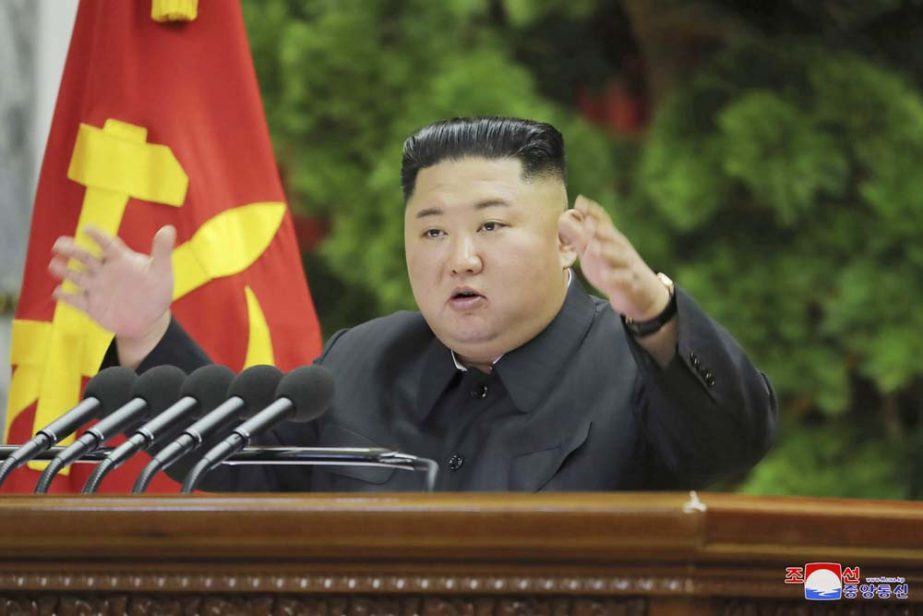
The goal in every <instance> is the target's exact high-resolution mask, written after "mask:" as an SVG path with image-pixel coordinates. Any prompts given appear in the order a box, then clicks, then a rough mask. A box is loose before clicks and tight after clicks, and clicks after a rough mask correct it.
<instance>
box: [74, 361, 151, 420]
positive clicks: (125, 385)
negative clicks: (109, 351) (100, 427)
mask: <svg viewBox="0 0 923 616" xmlns="http://www.w3.org/2000/svg"><path fill="white" fill-rule="evenodd" d="M137 379H138V375H137V374H135V371H134V370H132V369H131V368H126V367H124V366H113V367H111V368H106V369H105V370H101V371H100V372H99V373H98V374H97V375H96V376H94V377H93V378H92V379H90V382H89V383H87V386H86V388H85V389H84V390H83V397H84V398H96V399H97V400H99V402H100V404H101V405H102V412H101V413H99V414H98V415H97V417H105V416H107V415H109V414H110V413H111V412H112V411H114V410H115V409H117V408H120V407H122V406H123V405H124V404H125V403H126V402H128V401H129V400H131V389H132V387H133V386H134V384H135V381H136V380H137Z"/></svg>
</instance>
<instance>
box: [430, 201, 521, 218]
mask: <svg viewBox="0 0 923 616" xmlns="http://www.w3.org/2000/svg"><path fill="white" fill-rule="evenodd" d="M509 206H510V204H509V203H508V202H506V201H504V200H503V199H485V200H484V201H478V202H477V203H475V204H474V209H476V210H483V209H484V208H488V207H509ZM442 213H443V211H442V208H438V207H428V208H426V209H423V210H420V211H419V212H417V216H416V217H417V218H426V217H427V216H439V215H441V214H442Z"/></svg>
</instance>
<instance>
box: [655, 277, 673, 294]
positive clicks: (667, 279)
mask: <svg viewBox="0 0 923 616" xmlns="http://www.w3.org/2000/svg"><path fill="white" fill-rule="evenodd" d="M657 277H658V278H660V282H662V283H663V284H664V285H665V286H666V287H667V289H669V290H670V293H671V294H672V293H673V289H674V288H675V287H676V285H675V284H674V283H673V280H671V279H670V277H669V276H667V275H666V274H664V273H663V272H657Z"/></svg>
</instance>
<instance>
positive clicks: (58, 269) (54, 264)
mask: <svg viewBox="0 0 923 616" xmlns="http://www.w3.org/2000/svg"><path fill="white" fill-rule="evenodd" d="M48 271H49V272H51V275H52V276H54V277H55V278H57V279H58V280H69V281H70V282H73V283H74V284H75V285H77V286H78V287H85V286H86V283H87V275H86V273H84V272H80V271H77V270H75V269H71V268H70V267H68V266H67V260H66V259H64V258H63V257H55V258H54V259H52V260H51V263H49V264H48Z"/></svg>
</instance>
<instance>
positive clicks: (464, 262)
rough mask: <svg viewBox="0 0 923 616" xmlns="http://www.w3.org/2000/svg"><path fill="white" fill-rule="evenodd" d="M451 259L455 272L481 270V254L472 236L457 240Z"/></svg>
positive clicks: (475, 271) (468, 272)
mask: <svg viewBox="0 0 923 616" xmlns="http://www.w3.org/2000/svg"><path fill="white" fill-rule="evenodd" d="M450 259H451V261H450V264H451V267H452V273H453V274H476V273H478V272H480V271H481V265H482V263H481V256H480V254H479V253H478V249H477V246H476V245H475V243H474V240H473V239H472V238H470V237H460V238H457V239H456V240H455V242H454V243H453V244H452V255H451V257H450Z"/></svg>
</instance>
